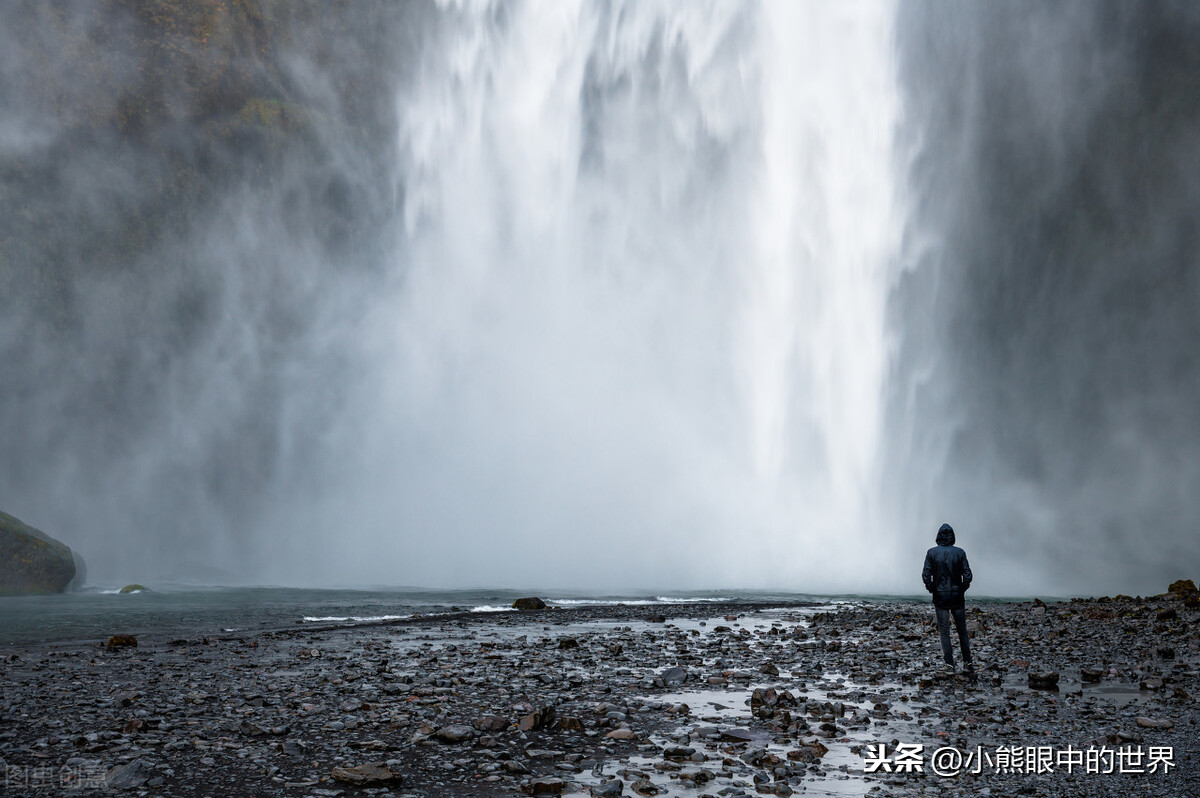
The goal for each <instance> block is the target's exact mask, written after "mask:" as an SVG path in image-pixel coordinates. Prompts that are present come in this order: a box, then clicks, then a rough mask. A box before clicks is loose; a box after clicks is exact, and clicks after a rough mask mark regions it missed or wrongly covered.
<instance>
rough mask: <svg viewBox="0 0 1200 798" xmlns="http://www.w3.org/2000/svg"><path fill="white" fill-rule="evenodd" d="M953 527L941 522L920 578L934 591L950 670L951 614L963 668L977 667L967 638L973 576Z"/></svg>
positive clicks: (943, 645) (952, 656)
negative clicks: (967, 598)
mask: <svg viewBox="0 0 1200 798" xmlns="http://www.w3.org/2000/svg"><path fill="white" fill-rule="evenodd" d="M954 542H955V539H954V528H953V527H951V526H950V525H949V524H942V526H941V528H940V529H938V533H937V545H936V546H934V547H933V548H931V549H930V550H929V551H927V552H925V567H924V568H922V569H921V580H922V581H923V582H924V583H925V589H926V590H927V591H929V592H930V593H931V594H933V606H934V609H935V610H936V612H937V622H938V632H939V634H940V636H941V639H942V655H943V657H944V658H945V660H946V666H947V668H948V669H949V670H951V671H953V670H954V649H953V648H952V647H951V645H950V616H951V615H953V616H954V626H955V629H956V630H957V632H958V640H959V645H960V646H961V647H962V655H963V668H964V669H965V670H967V671H972V670H974V665H973V662H972V660H971V647H970V644H969V643H968V641H967V616H966V606H965V602H964V600H963V596H964V594H965V593H966V592H967V589H968V588H969V587H970V586H971V580H972V579H973V578H974V576H973V574H972V573H971V565H970V563H968V562H967V553H966V552H965V551H963V550H962V549H960V548H959V547H958V546H955V545H954Z"/></svg>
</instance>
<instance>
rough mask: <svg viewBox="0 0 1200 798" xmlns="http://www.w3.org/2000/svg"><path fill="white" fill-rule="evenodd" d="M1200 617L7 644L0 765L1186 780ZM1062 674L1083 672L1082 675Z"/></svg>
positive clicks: (428, 775)
mask: <svg viewBox="0 0 1200 798" xmlns="http://www.w3.org/2000/svg"><path fill="white" fill-rule="evenodd" d="M1172 613H1173V615H1172ZM1198 617H1200V613H1198V612H1197V611H1196V610H1194V609H1189V608H1186V607H1185V605H1184V603H1183V602H1182V601H1176V600H1172V599H1169V598H1162V597H1156V598H1151V599H1142V600H1140V601H1139V600H1136V599H1128V600H1125V599H1118V600H1112V599H1087V600H1079V599H1076V600H1071V601H1067V602H1052V603H1043V602H1037V603H1033V602H1019V603H1018V602H996V601H984V602H978V603H975V602H971V601H968V619H969V622H970V624H971V626H972V632H971V641H972V646H973V650H974V652H975V653H976V658H977V660H978V661H979V664H980V666H981V667H980V669H979V671H978V675H977V676H976V677H975V678H973V679H971V678H967V677H965V676H963V675H961V674H960V675H955V676H944V675H940V674H938V673H937V665H938V663H939V660H940V647H939V645H938V642H937V633H936V630H935V629H933V611H932V609H931V608H930V607H929V606H928V604H926V603H916V602H911V601H894V602H869V601H863V602H854V603H839V604H828V603H797V602H782V603H781V602H743V603H732V602H731V603H721V604H712V603H697V604H669V605H589V606H575V607H570V608H558V609H550V610H540V611H525V612H498V613H477V612H462V613H456V614H449V615H431V616H424V617H420V618H405V619H399V620H388V621H377V622H365V623H358V624H352V625H326V626H315V625H307V624H305V625H297V626H294V627H288V628H277V629H272V630H265V631H264V630H255V631H252V632H235V633H228V634H221V635H207V636H193V637H188V638H174V639H171V640H152V639H145V640H139V645H138V646H137V647H136V648H124V649H122V648H115V649H109V648H106V647H104V646H98V645H86V644H64V643H51V644H29V645H23V646H20V647H19V648H6V649H4V650H3V652H2V654H0V658H2V660H3V673H4V678H5V682H6V685H7V687H6V690H5V691H4V695H3V697H2V698H0V709H2V710H3V712H2V713H0V758H2V759H3V760H4V763H5V778H6V781H5V782H0V786H4V787H5V794H13V795H20V794H42V795H49V794H60V793H68V794H69V793H71V792H76V793H86V792H96V791H99V790H101V789H107V790H117V789H128V790H129V791H130V792H129V794H136V795H141V794H145V795H213V794H245V795H249V794H253V795H360V794H361V795H397V796H399V795H414V796H439V795H467V796H476V795H479V796H482V795H522V794H546V795H554V794H562V795H589V794H597V795H619V794H623V795H652V794H657V795H691V796H703V795H714V796H715V795H738V794H744V795H755V794H775V795H788V794H793V793H802V794H806V795H839V796H840V795H863V794H866V793H867V792H868V791H871V794H872V795H887V796H912V795H919V794H923V793H924V792H927V791H929V790H935V791H936V794H938V795H958V794H961V795H968V794H970V795H975V794H978V793H979V791H980V790H984V789H990V790H991V791H992V794H997V795H1010V794H1011V795H1015V794H1018V793H1022V794H1032V795H1051V796H1072V795H1080V794H1088V795H1107V794H1111V795H1121V796H1128V795H1130V794H1135V795H1152V796H1157V795H1161V796H1176V795H1184V794H1198V793H1200V777H1198V774H1197V767H1196V756H1197V753H1196V751H1195V749H1197V748H1198V747H1200V745H1198V744H1197V735H1198V733H1200V725H1198V724H1200V713H1198V712H1197V709H1196V699H1195V698H1194V696H1196V695H1198V694H1200V674H1198V673H1197V661H1198V656H1200V635H1197V633H1196V632H1195V631H1193V630H1192V627H1193V626H1194V622H1195V620H1196V619H1197V618H1198ZM730 619H732V620H730ZM114 631H117V630H114ZM1084 669H1087V670H1088V671H1089V678H1090V676H1094V675H1095V674H1094V673H1091V672H1092V671H1097V672H1099V673H1100V675H1099V677H1098V678H1099V681H1098V682H1096V683H1094V684H1093V683H1091V682H1086V681H1084V676H1083V675H1082V674H1083V670H1084ZM1036 671H1050V672H1056V673H1058V674H1059V690H1057V691H1044V690H1034V689H1031V688H1029V687H1028V685H1027V682H1026V679H1027V675H1028V673H1029V672H1036ZM1142 688H1146V689H1142ZM685 707H686V708H685ZM1139 719H1142V720H1143V721H1145V723H1143V724H1142V725H1139ZM1146 724H1150V725H1146ZM1105 741H1107V742H1105ZM880 743H883V744H884V745H885V746H886V747H885V752H887V753H888V755H889V756H890V755H891V753H892V752H894V750H895V746H896V744H898V743H903V744H920V745H924V746H926V747H927V749H926V756H927V757H928V754H929V753H931V752H932V751H933V749H934V747H935V746H940V747H949V746H955V747H961V749H962V750H964V751H966V750H974V749H975V748H976V747H981V749H980V750H988V751H994V750H995V749H996V748H997V747H998V746H1005V747H1012V746H1018V747H1029V748H1044V747H1047V746H1051V747H1054V748H1056V749H1065V748H1066V747H1068V746H1074V747H1076V748H1079V747H1086V746H1088V745H1098V746H1106V745H1107V746H1110V747H1111V748H1113V750H1116V749H1117V748H1119V747H1120V746H1126V747H1129V746H1144V747H1146V748H1147V749H1149V747H1150V746H1154V747H1156V748H1160V749H1161V748H1166V747H1170V748H1171V749H1172V752H1173V760H1172V762H1171V767H1170V769H1169V772H1167V773H1162V772H1157V773H1141V774H1134V773H1124V774H1121V773H1114V774H1111V775H1106V774H1085V773H1080V772H1078V771H1076V772H1074V773H1073V774H1067V773H1063V772H1051V773H1042V774H1037V773H1034V774H1026V773H989V772H988V771H987V770H986V769H984V770H983V771H982V772H981V773H978V774H961V775H959V776H957V777H945V776H938V775H935V774H934V773H932V772H931V770H930V766H931V763H930V762H929V761H928V758H927V759H926V761H925V762H924V770H923V771H922V772H920V773H917V772H896V771H895V770H894V769H893V772H891V773H887V772H876V773H865V772H864V770H865V763H867V762H868V757H869V756H870V755H871V754H872V752H873V751H875V750H876V749H875V748H874V746H876V745H878V744H880ZM1160 754H1161V751H1160ZM876 758H878V757H876ZM368 765H371V766H374V769H372V768H371V767H367V766H368ZM39 769H40V770H39ZM14 779H15V780H14ZM21 779H23V780H24V781H23V783H18V782H19V781H20V780H21ZM373 779H376V780H377V781H374V782H372V780H373ZM355 780H359V781H365V782H366V783H364V784H361V785H357V786H356V785H355V784H354V783H352V782H354V781H355ZM618 782H619V783H620V786H619V791H617V790H618V787H617V783H618ZM123 785H124V786H123ZM655 790H656V791H657V792H652V791H655ZM984 794H987V793H984Z"/></svg>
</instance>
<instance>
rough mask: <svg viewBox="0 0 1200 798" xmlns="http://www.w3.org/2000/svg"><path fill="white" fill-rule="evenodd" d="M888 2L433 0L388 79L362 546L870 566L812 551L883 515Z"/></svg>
mask: <svg viewBox="0 0 1200 798" xmlns="http://www.w3.org/2000/svg"><path fill="white" fill-rule="evenodd" d="M892 14H893V9H892V8H891V6H890V5H887V4H883V3H823V2H813V3H789V2H779V3H766V4H762V5H751V4H745V3H740V2H739V3H727V4H717V5H715V6H709V5H700V4H682V5H681V4H677V3H672V4H658V3H643V2H638V3H586V4H581V3H566V2H554V3H540V4H511V3H499V4H490V3H470V4H456V5H452V6H448V7H446V8H444V9H443V15H444V18H443V20H442V25H441V26H440V31H439V35H440V36H442V37H444V38H443V40H441V41H439V42H437V43H436V45H434V46H430V47H428V48H427V50H426V52H425V55H424V58H423V61H422V63H421V67H420V71H419V75H418V78H417V80H416V83H415V85H414V86H413V87H409V88H406V89H405V90H404V92H403V93H402V95H401V96H400V97H399V108H398V111H399V118H400V139H399V144H400V146H399V152H400V154H401V155H400V164H399V167H398V185H399V186H400V188H399V189H398V202H399V203H400V204H401V207H402V214H403V234H402V235H401V236H400V240H399V241H398V243H397V252H396V258H395V273H396V285H395V290H394V293H393V295H392V297H391V298H390V299H387V300H385V301H382V302H380V303H379V306H378V311H377V313H375V315H374V316H373V317H372V318H371V321H370V328H371V330H372V331H373V332H372V336H371V337H372V339H373V340H376V341H380V342H383V343H380V344H379V352H378V357H379V358H380V359H381V362H383V363H385V364H386V366H385V368H384V369H383V371H384V372H385V376H383V377H382V378H381V379H380V381H379V384H378V385H377V386H376V387H375V389H374V390H372V392H371V397H372V400H371V402H370V403H368V409H367V410H366V411H365V413H366V415H367V416H369V417H370V418H371V429H372V435H371V440H372V441H373V445H372V446H370V447H368V448H367V449H366V450H365V451H364V452H363V453H362V460H363V463H364V473H363V474H360V475H358V476H357V477H356V478H355V479H354V480H352V481H353V482H355V483H356V484H357V487H356V488H355V490H357V491H359V492H360V494H359V495H360V496H361V498H362V500H363V501H362V504H363V505H364V506H370V507H373V508H375V509H373V510H370V511H365V512H364V513H360V514H359V515H356V516H354V523H353V526H354V527H355V528H358V529H362V530H366V531H368V532H372V531H373V532H374V534H373V535H371V537H372V538H373V539H374V540H375V541H377V543H376V545H377V546H379V547H380V548H381V550H382V551H383V552H386V553H387V554H388V555H389V556H385V557H384V558H383V560H382V562H388V563H390V564H391V565H389V566H388V567H392V566H394V564H395V563H405V564H406V565H402V566H400V567H401V569H402V570H401V573H402V574H403V575H404V578H408V579H410V580H418V581H422V582H431V581H438V582H441V581H448V582H461V581H467V582H470V581H472V580H474V581H475V582H485V583H486V582H487V581H488V580H489V579H491V580H492V581H494V582H499V581H505V582H511V581H515V582H531V583H546V582H555V583H562V582H566V583H568V584H570V583H575V584H609V583H612V582H614V581H615V582H617V583H621V584H632V585H639V584H640V585H650V584H656V583H660V582H663V581H668V580H669V581H671V582H676V583H677V582H684V583H687V584H706V583H707V584H736V583H741V582H745V581H753V582H754V583H756V584H762V583H770V584H782V585H790V586H796V585H800V584H802V585H804V586H805V588H806V589H831V588H834V587H837V586H839V585H842V586H847V585H850V584H851V583H852V582H854V581H855V580H858V579H859V578H860V577H861V576H862V569H863V567H866V568H867V569H868V570H870V565H869V563H868V564H867V565H865V566H860V567H859V568H858V569H857V571H856V573H855V574H853V575H851V574H850V573H847V572H844V571H838V570H837V569H836V568H834V567H833V566H835V565H836V564H837V563H838V561H837V559H832V560H829V561H828V562H826V561H825V560H824V559H823V557H824V556H825V555H823V554H822V553H821V552H822V549H823V548H826V547H824V546H823V545H822V541H824V540H825V539H826V536H828V535H836V537H837V539H838V540H839V541H843V542H845V543H847V544H851V545H863V544H865V543H868V542H870V543H872V544H873V545H875V544H879V543H880V542H881V541H883V540H884V539H885V536H884V535H883V534H882V533H881V532H880V530H879V529H878V528H877V524H878V517H877V516H876V514H875V512H874V511H875V509H876V507H875V505H874V499H875V496H876V494H877V490H878V480H879V474H878V473H877V471H876V460H877V451H876V450H877V448H878V446H879V438H880V424H881V414H882V404H883V391H884V379H885V374H886V368H887V346H888V342H887V335H886V330H885V327H884V303H885V297H886V292H887V284H888V279H889V276H888V275H889V259H890V258H891V257H892V253H893V250H894V248H895V246H896V239H897V229H898V222H897V213H896V209H895V189H894V178H893V174H892V171H893V165H892V139H893V128H894V127H895V124H896V117H897V113H898V109H897V99H896V98H897V92H896V89H895V86H894V76H893V58H892V39H891V36H892V34H891V24H892ZM381 505H382V506H383V507H386V511H381V510H380V509H379V508H380V507H381ZM338 514H339V517H341V518H342V519H343V520H345V518H346V515H345V510H344V508H342V507H339V509H338ZM329 556H330V557H331V558H333V559H335V560H336V558H337V553H336V552H332V551H331V552H330V554H329ZM501 562H503V563H505V565H504V566H503V567H500V566H498V565H497V566H495V570H489V565H488V564H489V563H501ZM390 573H391V575H392V577H393V580H392V581H394V580H395V575H396V572H395V571H391V572H390ZM481 573H482V574H483V575H482V576H480V574H481Z"/></svg>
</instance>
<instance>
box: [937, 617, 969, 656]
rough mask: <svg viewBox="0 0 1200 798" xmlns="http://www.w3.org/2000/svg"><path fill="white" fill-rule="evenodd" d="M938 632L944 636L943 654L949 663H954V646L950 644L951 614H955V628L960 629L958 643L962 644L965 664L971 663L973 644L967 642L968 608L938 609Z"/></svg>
mask: <svg viewBox="0 0 1200 798" xmlns="http://www.w3.org/2000/svg"><path fill="white" fill-rule="evenodd" d="M935 610H936V611H937V625H938V633H939V634H941V636H942V656H943V657H945V658H946V664H947V665H953V664H954V648H953V646H951V644H950V614H951V613H953V614H954V628H955V629H956V630H958V644H959V645H960V646H962V656H963V665H967V666H969V665H970V664H971V644H970V643H969V642H967V608H966V607H956V608H954V609H952V610H943V609H937V608H935Z"/></svg>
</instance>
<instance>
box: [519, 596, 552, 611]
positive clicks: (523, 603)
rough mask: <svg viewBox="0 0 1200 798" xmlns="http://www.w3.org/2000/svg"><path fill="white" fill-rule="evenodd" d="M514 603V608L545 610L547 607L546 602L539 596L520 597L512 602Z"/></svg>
mask: <svg viewBox="0 0 1200 798" xmlns="http://www.w3.org/2000/svg"><path fill="white" fill-rule="evenodd" d="M512 605H513V609H515V610H544V609H546V602H544V601H542V600H541V599H540V598H538V597H537V596H527V597H525V598H519V599H517V600H516V601H514V602H513V603H512Z"/></svg>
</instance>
